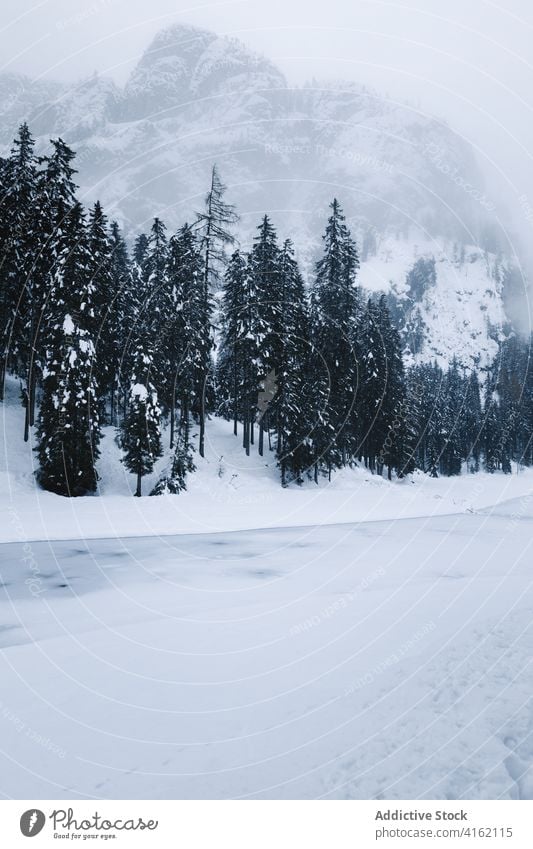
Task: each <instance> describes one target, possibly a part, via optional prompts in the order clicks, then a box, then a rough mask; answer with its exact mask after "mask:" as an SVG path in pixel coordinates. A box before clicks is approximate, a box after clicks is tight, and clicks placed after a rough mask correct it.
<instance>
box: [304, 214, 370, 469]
mask: <svg viewBox="0 0 533 849" xmlns="http://www.w3.org/2000/svg"><path fill="white" fill-rule="evenodd" d="M323 242H324V254H323V257H322V259H321V260H320V261H319V262H318V263H317V266H316V280H315V284H314V289H313V293H312V319H313V324H312V327H313V341H314V345H315V346H316V348H317V350H318V351H319V352H320V355H321V357H322V359H323V361H324V363H325V365H326V367H327V370H328V375H329V400H328V404H327V407H326V410H325V411H324V413H323V416H322V421H323V425H324V427H325V428H326V431H328V432H329V431H331V430H333V432H334V433H335V441H334V442H333V443H332V442H330V439H329V433H327V434H325V435H324V438H322V439H321V444H322V454H321V458H322V462H323V463H325V464H326V467H327V470H328V473H331V469H332V468H333V467H340V466H342V465H344V464H345V463H346V462H348V461H349V460H350V459H351V458H352V457H353V456H354V454H355V453H356V452H357V430H358V429H357V426H356V425H355V424H354V407H355V400H356V393H357V384H358V367H357V347H356V336H357V324H358V320H359V314H360V307H359V296H358V289H357V285H356V275H357V270H358V268H359V258H358V254H357V248H356V245H355V242H354V241H353V239H352V237H351V235H350V231H349V230H348V228H347V226H346V224H345V217H344V214H343V212H342V209H341V207H340V204H339V203H338V201H337V200H334V201H333V202H332V204H331V216H330V218H329V221H328V224H327V227H326V232H325V234H324V236H323ZM326 446H328V447H326Z"/></svg>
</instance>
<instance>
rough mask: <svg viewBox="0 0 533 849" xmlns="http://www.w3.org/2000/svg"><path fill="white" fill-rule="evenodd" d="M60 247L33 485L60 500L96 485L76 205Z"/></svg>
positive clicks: (87, 308)
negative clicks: (37, 457)
mask: <svg viewBox="0 0 533 849" xmlns="http://www.w3.org/2000/svg"><path fill="white" fill-rule="evenodd" d="M62 228H63V233H64V237H63V241H64V246H63V249H62V251H61V253H60V254H59V256H58V258H57V262H56V264H55V269H54V272H53V278H52V281H51V288H50V299H49V313H48V315H49V322H48V328H47V347H46V352H45V357H44V368H43V398H42V403H41V408H40V415H39V428H38V440H39V444H38V454H39V462H40V469H39V475H38V477H39V481H40V483H41V485H42V486H43V488H44V489H48V490H50V491H51V492H55V493H58V494H60V495H69V496H77V495H85V494H86V493H88V492H93V491H94V490H95V489H96V485H97V473H96V469H95V462H96V460H97V458H98V455H99V449H98V445H99V441H100V425H99V417H98V401H97V384H96V380H95V374H94V371H95V347H94V341H93V338H92V336H91V327H92V326H93V319H94V312H93V296H94V287H93V284H92V282H91V277H90V260H91V256H90V251H89V249H88V243H87V234H86V228H85V221H84V214H83V210H82V208H81V206H80V205H79V204H76V205H75V206H74V208H73V209H72V210H71V212H70V214H68V215H67V216H66V217H65V218H64V219H63V221H62Z"/></svg>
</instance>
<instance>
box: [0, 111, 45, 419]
mask: <svg viewBox="0 0 533 849" xmlns="http://www.w3.org/2000/svg"><path fill="white" fill-rule="evenodd" d="M33 151H34V141H33V138H32V136H31V133H30V131H29V129H28V126H27V124H22V125H21V127H20V128H19V133H18V137H17V138H16V139H15V141H14V143H13V148H12V150H11V155H10V156H9V158H8V159H7V160H6V161H5V165H4V168H3V179H2V183H3V188H2V192H3V197H2V205H1V211H0V236H1V238H2V258H1V262H0V335H1V338H0V344H1V356H0V400H1V398H2V397H3V386H4V375H5V371H6V369H7V368H8V367H11V368H12V369H13V370H14V371H15V372H16V374H18V375H19V376H20V377H22V378H23V379H25V378H26V376H27V371H28V361H29V356H30V349H31V324H32V309H33V303H32V291H31V286H30V271H31V266H32V263H33V261H34V259H35V255H36V251H37V250H38V245H39V240H38V234H37V233H36V231H35V201H36V188H37V167H36V160H35V156H34V152H33ZM23 395H24V399H25V403H26V406H27V389H25V390H24V393H23Z"/></svg>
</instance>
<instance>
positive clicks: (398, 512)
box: [0, 381, 533, 542]
mask: <svg viewBox="0 0 533 849" xmlns="http://www.w3.org/2000/svg"><path fill="white" fill-rule="evenodd" d="M0 414H1V415H2V419H1V421H0V430H1V432H2V433H3V435H4V445H3V448H2V452H1V456H0V507H1V508H2V512H3V514H4V515H5V516H6V521H4V522H3V523H2V524H1V526H0V542H6V541H17V540H26V539H82V540H83V539H91V538H98V537H102V536H105V537H113V538H122V537H129V536H150V535H153V534H155V535H166V534H178V533H179V534H182V533H195V532H198V533H207V532H208V533H215V532H221V531H229V530H238V529H250V528H262V527H293V526H301V525H308V524H314V523H316V524H319V525H329V524H339V523H344V522H354V521H357V522H374V521H381V520H383V519H391V520H392V519H399V518H409V517H419V516H438V515H447V514H455V513H465V512H469V511H470V512H471V511H478V510H480V509H483V508H484V507H486V506H487V505H491V504H496V503H500V502H502V501H505V500H507V499H509V498H512V497H518V496H525V495H527V493H529V492H530V491H531V489H532V488H533V470H529V469H528V470H523V471H521V472H520V474H518V475H517V474H514V475H512V476H506V475H489V474H483V473H481V474H477V475H468V474H465V475H461V476H460V477H455V478H439V479H433V478H429V477H426V476H425V475H423V474H419V473H416V474H415V475H412V476H409V478H407V479H405V480H402V481H393V482H389V481H387V480H384V479H383V478H381V477H378V476H376V475H372V474H370V473H369V472H367V471H366V470H365V469H362V468H359V469H353V470H351V469H344V470H342V471H340V472H337V473H336V474H334V476H333V478H332V480H331V482H329V483H328V481H327V480H325V479H324V480H321V481H320V485H319V486H316V485H315V484H314V483H312V482H308V483H306V484H305V485H304V486H302V487H298V486H296V485H293V486H290V487H289V488H288V489H282V488H281V486H280V478H279V470H278V469H277V467H276V463H275V458H274V455H273V454H270V453H268V452H267V454H266V455H265V456H264V457H262V458H261V457H259V455H258V454H257V453H255V452H252V454H251V455H250V457H246V455H245V454H244V452H243V450H242V445H241V439H240V438H236V437H235V436H234V435H233V426H232V425H231V424H229V423H228V422H225V421H223V420H220V419H216V418H214V419H212V420H211V421H209V423H208V428H207V432H206V457H205V459H202V458H201V457H200V456H199V455H198V454H197V453H196V454H195V456H194V461H195V463H196V466H197V471H196V472H195V473H194V474H192V475H191V476H190V477H189V478H188V482H187V487H188V488H187V491H186V492H184V493H181V494H180V495H178V496H160V497H157V498H149V497H146V498H141V499H138V498H133V497H132V495H133V493H134V492H135V485H136V481H135V478H134V476H133V475H130V474H129V473H128V472H127V471H126V470H125V468H124V466H123V465H122V463H121V459H120V458H121V453H120V450H119V448H118V446H117V444H116V441H115V431H114V429H113V428H109V427H108V428H105V430H104V439H103V440H102V443H101V446H100V448H101V457H100V459H99V461H98V464H97V466H98V471H99V474H100V478H101V479H100V485H99V490H100V491H99V496H103V497H99V496H87V497H84V498H70V499H69V498H63V497H61V496H58V495H54V494H53V493H50V492H45V491H43V490H42V489H40V488H39V487H38V486H37V485H36V482H35V476H34V472H35V469H36V456H35V452H34V451H33V446H32V444H31V442H29V443H24V441H23V439H22V431H23V410H22V407H21V406H20V402H19V398H18V386H17V384H16V383H15V382H14V381H9V383H8V391H7V398H6V403H5V404H3V405H2V407H0ZM166 438H168V437H166ZM169 460H170V451H169V450H168V448H167V456H166V457H163V458H161V459H160V460H159V461H158V462H157V465H156V468H155V471H154V472H153V473H152V474H151V475H148V476H147V477H146V478H144V479H143V493H144V494H145V495H148V493H149V492H150V490H151V488H152V487H153V486H154V484H155V482H156V481H157V478H158V476H159V474H160V473H161V472H162V470H163V469H164V468H165V464H166V463H168V462H169Z"/></svg>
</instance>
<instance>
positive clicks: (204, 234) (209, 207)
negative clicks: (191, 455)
mask: <svg viewBox="0 0 533 849" xmlns="http://www.w3.org/2000/svg"><path fill="white" fill-rule="evenodd" d="M225 192H226V186H225V185H224V183H223V182H222V180H221V178H220V175H219V173H218V169H217V167H216V165H213V168H212V170H211V185H210V188H209V191H208V193H207V195H206V197H205V204H204V209H203V210H202V211H201V212H198V213H197V214H196V225H195V226H196V231H197V233H198V235H199V237H200V247H201V251H202V254H203V287H204V304H205V306H206V308H207V306H208V304H209V299H210V295H211V292H212V290H213V289H214V288H215V287H216V286H217V284H218V280H219V275H220V269H221V268H223V267H224V265H225V262H226V249H227V247H228V246H231V245H233V244H234V242H235V238H234V236H233V234H232V233H231V229H230V228H231V227H232V226H233V225H234V224H236V222H237V221H238V215H237V214H236V212H235V208H234V207H233V206H232V205H231V204H228V203H226V201H225V200H224V195H225ZM208 377H209V370H207V371H206V372H205V373H204V374H202V375H201V376H200V383H201V384H202V385H203V386H204V392H203V394H202V396H201V398H200V410H199V420H200V436H199V444H198V451H199V454H200V456H201V457H203V456H204V444H205V419H206V392H205V389H206V387H207V381H208Z"/></svg>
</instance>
